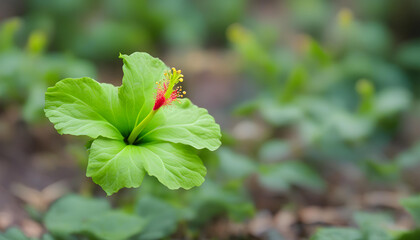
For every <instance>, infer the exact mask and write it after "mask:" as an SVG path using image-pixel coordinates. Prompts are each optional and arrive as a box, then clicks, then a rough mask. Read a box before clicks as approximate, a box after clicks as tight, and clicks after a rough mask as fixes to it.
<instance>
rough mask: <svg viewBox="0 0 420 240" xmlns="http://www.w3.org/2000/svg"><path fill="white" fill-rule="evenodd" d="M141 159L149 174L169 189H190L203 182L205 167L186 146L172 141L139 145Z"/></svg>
mask: <svg viewBox="0 0 420 240" xmlns="http://www.w3.org/2000/svg"><path fill="white" fill-rule="evenodd" d="M139 148H140V149H141V151H140V153H141V159H142V160H143V161H144V167H145V169H146V170H147V172H148V173H149V175H152V176H155V177H156V178H157V179H158V180H159V182H161V183H162V184H163V185H165V186H166V187H168V188H170V189H178V188H184V189H190V188H192V187H195V186H200V185H201V184H202V183H203V182H204V176H205V175H206V168H205V167H204V165H203V163H202V162H201V160H200V158H198V156H197V154H196V153H195V152H194V151H193V149H191V148H190V147H188V146H183V145H181V144H174V143H151V144H144V145H140V146H139Z"/></svg>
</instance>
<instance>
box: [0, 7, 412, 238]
mask: <svg viewBox="0 0 420 240" xmlns="http://www.w3.org/2000/svg"><path fill="white" fill-rule="evenodd" d="M419 13H420V1H418V0H342V1H332V0H330V1H328V0H278V1H276V0H149V1H147V0H120V1H112V0H53V1H48V0H26V1H22V0H0V231H6V233H3V235H1V233H0V239H2V238H1V237H3V236H4V238H5V239H18V240H19V239H27V238H26V237H25V236H24V235H26V236H29V237H35V238H41V236H43V238H42V239H43V240H48V239H128V238H130V239H273V240H274V239H285V240H289V239H290V240H293V239H315V240H324V239H325V240H327V239H333V240H335V239H337V240H341V239H343V240H347V239H350V240H353V239H355V240H371V239H380V240H388V239H400V240H404V239H405V240H407V239H420V230H416V229H417V228H416V226H417V222H420V199H419V197H416V193H417V192H418V191H419V190H420V183H419V179H420V178H419V172H420V141H419V140H420V139H419V136H420V122H419V120H420V104H419V103H420V102H419V99H420V98H419V97H420V84H419V81H420V28H419V26H420V14H419ZM135 51H144V52H148V53H150V54H151V55H153V56H156V57H159V58H161V59H162V60H163V61H164V62H165V63H167V64H168V66H170V67H172V66H173V67H176V68H177V69H178V68H179V69H182V72H183V74H184V75H185V82H184V83H183V85H184V89H186V91H187V92H188V94H187V97H188V98H190V99H191V100H192V101H193V102H194V103H195V104H197V105H198V106H200V107H204V108H207V109H208V110H209V112H210V113H211V114H212V115H213V116H214V117H215V119H216V122H218V123H219V124H220V125H221V126H222V130H223V139H222V140H223V145H222V147H221V148H220V149H219V150H217V151H216V152H209V151H201V152H200V156H201V158H202V159H203V161H204V163H205V165H206V167H207V169H208V174H207V177H206V182H205V183H204V184H203V185H202V186H201V187H197V188H195V189H192V190H189V191H184V190H177V191H170V190H167V189H166V188H165V187H163V186H161V185H160V184H159V183H158V182H157V181H156V180H155V179H154V178H152V177H149V178H147V179H146V180H145V181H144V183H143V184H142V186H141V187H140V188H139V189H125V190H123V191H120V192H119V193H118V194H115V195H114V196H112V197H108V198H105V194H104V193H103V192H102V190H101V189H100V188H99V187H98V186H96V185H94V184H93V183H92V181H91V179H89V178H86V177H85V168H86V164H87V163H86V161H87V152H86V148H85V146H84V142H85V140H86V139H80V138H74V137H71V136H60V135H58V134H57V133H56V132H55V130H54V128H53V126H52V124H50V123H49V122H48V120H47V119H46V118H45V116H44V114H43V105H44V93H45V90H46V88H47V87H48V86H52V85H54V84H55V83H56V82H57V81H59V80H61V79H63V78H66V77H73V78H77V77H82V76H88V77H92V78H94V79H96V80H98V81H100V82H108V83H113V84H115V85H120V84H121V78H122V71H121V67H122V61H121V60H120V59H118V55H119V53H124V54H130V53H132V52H135ZM69 194H72V195H69ZM62 196H66V197H64V198H62V199H61V200H60V201H58V202H55V201H56V200H57V199H59V198H60V197H62ZM54 202H55V204H54ZM90 204H91V205H90ZM89 206H100V207H92V208H91V207H89ZM111 206H112V207H111ZM111 208H112V209H111ZM89 209H90V210H91V212H90V213H88V212H89V211H88V210H89ZM95 209H96V210H95ZM95 211H97V212H98V214H99V213H103V212H107V214H109V215H107V216H108V217H103V218H100V220H98V219H96V220H92V219H90V220H89V219H88V218H89V214H90V215H95V214H97V213H96V212H95ZM108 212H109V213H108ZM120 212H123V213H124V214H127V215H130V216H136V218H141V219H142V220H144V223H143V224H141V225H142V227H141V230H140V229H138V228H139V227H138V226H137V225H136V224H134V223H133V222H130V221H131V220H132V219H131V220H130V219H125V218H124V219H123V218H121V219H120V218H119V217H121V216H119V215H118V214H117V213H120ZM113 214H116V215H115V216H114V215H113ZM409 214H411V216H410V215H409ZM110 216H114V217H110ZM87 219H88V220H89V221H88V220H87ZM83 221H88V222H90V224H88V225H86V226H81V225H80V224H79V223H80V222H83ZM57 223H61V224H57ZM130 224H131V225H130ZM134 225H135V226H134ZM143 225H144V226H143ZM130 226H131V228H130ZM133 226H134V227H133ZM136 226H137V227H136ZM11 227H12V228H11ZM326 227H327V228H326ZM105 230H107V231H108V233H110V234H111V235H106V236H105V235H104V232H106V231H105ZM129 233H131V234H129ZM23 234H24V235H23ZM11 236H12V237H11ZM109 236H113V237H111V238H109ZM13 237H14V238H13ZM328 237H330V238H328Z"/></svg>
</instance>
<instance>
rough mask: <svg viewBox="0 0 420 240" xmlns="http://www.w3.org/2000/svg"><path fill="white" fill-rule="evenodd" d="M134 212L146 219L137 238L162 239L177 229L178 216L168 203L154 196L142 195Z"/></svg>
mask: <svg viewBox="0 0 420 240" xmlns="http://www.w3.org/2000/svg"><path fill="white" fill-rule="evenodd" d="M136 212H137V214H139V215H140V216H141V217H142V218H144V219H145V220H146V221H147V224H146V226H145V227H144V229H143V231H142V232H141V233H140V235H139V236H138V237H136V238H135V239H138V240H152V239H162V238H164V237H167V236H169V235H170V234H172V233H174V232H175V231H176V229H177V223H178V216H177V212H176V210H175V209H174V208H173V207H172V206H171V205H169V204H167V203H165V202H163V201H161V200H159V199H158V198H154V197H150V196H148V197H143V198H142V199H140V200H139V202H138V203H137V206H136Z"/></svg>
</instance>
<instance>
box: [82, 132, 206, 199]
mask: <svg viewBox="0 0 420 240" xmlns="http://www.w3.org/2000/svg"><path fill="white" fill-rule="evenodd" d="M192 150H193V149H191V148H190V147H188V146H185V145H181V144H174V143H149V144H144V145H127V144H126V143H125V142H124V141H121V140H113V139H106V138H98V139H96V140H94V141H93V143H92V146H91V150H90V151H91V152H90V155H89V162H88V169H87V174H86V175H87V176H88V177H92V179H93V181H94V182H95V183H97V184H99V185H100V186H101V187H102V188H103V189H104V191H105V192H106V193H107V194H108V195H111V194H113V193H115V192H117V191H118V190H119V189H121V188H124V187H127V188H130V187H139V186H140V185H141V182H142V181H143V178H144V175H145V173H146V171H147V173H148V174H149V175H151V176H155V177H156V178H157V179H158V180H159V181H160V182H161V183H162V184H164V185H165V186H167V187H168V188H170V189H177V188H185V189H190V188H192V187H194V186H199V185H201V184H202V183H203V181H204V176H205V175H206V168H205V167H204V165H203V163H202V162H201V160H200V159H199V158H198V156H197V155H196V153H194V151H192Z"/></svg>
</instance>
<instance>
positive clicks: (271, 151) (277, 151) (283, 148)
mask: <svg viewBox="0 0 420 240" xmlns="http://www.w3.org/2000/svg"><path fill="white" fill-rule="evenodd" d="M291 148H292V146H291V145H290V144H289V143H288V142H286V141H282V140H270V141H266V142H265V143H263V145H262V146H261V148H260V150H259V152H258V157H259V159H260V160H261V161H263V162H276V161H279V160H282V159H284V158H285V157H287V156H289V155H290V153H291V151H292V149H291Z"/></svg>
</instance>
